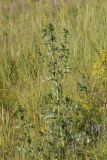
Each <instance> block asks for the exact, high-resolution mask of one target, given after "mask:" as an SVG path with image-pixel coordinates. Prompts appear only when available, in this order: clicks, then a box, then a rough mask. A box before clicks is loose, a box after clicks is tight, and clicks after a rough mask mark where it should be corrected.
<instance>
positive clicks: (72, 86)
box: [0, 0, 107, 160]
mask: <svg viewBox="0 0 107 160" xmlns="http://www.w3.org/2000/svg"><path fill="white" fill-rule="evenodd" d="M49 23H53V25H54V26H55V29H56V34H57V36H58V38H59V39H60V38H61V35H62V30H63V28H66V29H67V30H69V50H70V58H69V62H70V64H71V67H72V72H71V73H70V74H68V75H66V76H65V78H64V80H63V86H64V96H65V97H69V98H71V99H73V101H76V100H77V99H78V98H77V97H78V95H79V94H80V95H81V96H82V93H79V90H78V89H77V83H78V82H80V83H82V84H84V83H85V82H84V81H83V79H82V78H81V75H82V74H84V75H85V76H86V77H89V83H90V84H91V85H92V86H95V87H96V86H97V89H98V90H97V91H96V93H95V95H94V96H95V97H94V96H93V97H94V98H92V99H91V100H90V101H92V103H90V104H93V103H94V104H96V100H95V99H97V101H98V103H99V104H97V105H98V106H100V107H101V111H102V108H103V104H102V103H100V98H101V99H102V100H104V102H105V105H107V104H106V103H107V102H106V101H107V95H106V89H107V87H106V84H105V86H103V85H102V83H103V81H105V82H107V81H106V80H107V78H105V79H104V78H101V79H99V80H98V81H97V80H95V81H94V80H93V78H92V75H91V72H92V66H93V64H94V63H95V62H96V61H97V60H98V58H99V53H100V50H107V0H72V2H65V1H64V0H59V1H58V3H57V5H56V6H53V5H52V3H51V1H49V0H45V1H43V2H42V0H39V1H36V0H15V1H12V0H1V1H0V31H1V32H0V52H1V53H0V159H1V160H25V159H26V160H33V159H35V160H36V159H37V160H45V159H46V156H43V155H39V156H38V157H37V151H36V149H37V147H38V146H39V144H38V143H41V144H42V143H43V141H45V140H44V139H43V138H42V137H41V135H40V132H45V131H43V130H45V126H44V123H43V122H42V120H41V119H42V118H41V103H43V104H42V105H44V108H45V106H46V105H47V102H49V103H51V102H50V99H49V97H48V94H49V93H50V92H51V87H52V84H51V82H48V81H46V80H45V79H46V77H47V76H48V69H47V63H48V62H47V61H48V60H46V61H45V62H44V63H43V62H42V59H41V56H40V54H39V50H40V52H41V53H42V54H43V56H44V57H46V55H47V51H46V47H45V45H44V41H43V39H42V29H43V28H45V27H46V26H47V25H48V24H49ZM59 41H60V40H59ZM106 54H107V53H106ZM86 83H88V82H86ZM83 99H84V98H83ZM93 101H94V102H93ZM99 110H100V109H99ZM106 112H107V109H104V110H103V113H105V114H106ZM103 123H104V124H105V123H106V119H105V115H104V120H103ZM32 125H34V126H33V127H32ZM29 137H31V141H32V143H27V142H26V141H27V140H28V139H29ZM29 141H30V140H29ZM101 141H102V142H101ZM20 146H21V147H22V150H21V149H20ZM23 148H24V149H23ZM25 148H26V150H25ZM46 149H47V148H46ZM20 150H21V151H20ZM81 150H82V153H83V154H84V155H85V156H84V159H85V160H106V159H107V151H106V150H107V144H106V143H105V142H103V140H100V141H99V142H96V145H93V146H91V147H90V146H88V147H87V146H86V147H83V148H81ZM68 152H69V153H68V154H67V156H66V160H70V159H71V160H73V159H74V160H82V159H83V158H81V157H82V156H77V155H76V154H74V152H73V151H68ZM47 153H48V149H47V150H46V154H47ZM33 156H34V157H33ZM52 156H53V155H52ZM47 159H49V158H47ZM50 159H52V160H55V159H53V158H52V157H51V158H50Z"/></svg>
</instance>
